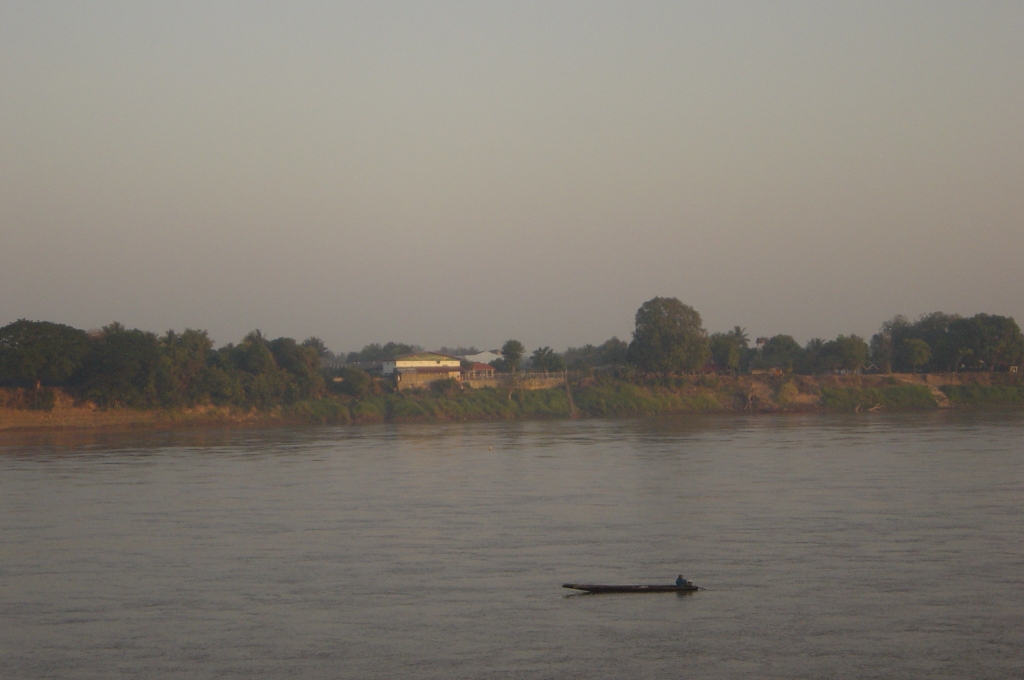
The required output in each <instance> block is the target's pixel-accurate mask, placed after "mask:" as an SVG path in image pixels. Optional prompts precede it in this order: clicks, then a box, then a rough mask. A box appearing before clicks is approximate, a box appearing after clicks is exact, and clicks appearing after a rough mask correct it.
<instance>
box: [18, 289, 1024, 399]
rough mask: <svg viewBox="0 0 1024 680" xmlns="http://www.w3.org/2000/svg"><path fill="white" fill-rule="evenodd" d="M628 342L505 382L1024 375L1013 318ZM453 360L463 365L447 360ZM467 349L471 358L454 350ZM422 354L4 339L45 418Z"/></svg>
mask: <svg viewBox="0 0 1024 680" xmlns="http://www.w3.org/2000/svg"><path fill="white" fill-rule="evenodd" d="M634 321H635V329H634V331H633V337H632V340H631V341H630V342H629V343H626V342H625V341H623V340H619V339H618V338H615V337H613V338H610V339H609V340H607V341H605V342H604V343H602V344H601V345H597V346H595V345H584V346H582V347H570V348H569V349H568V350H566V352H564V353H562V354H559V353H558V352H555V351H554V350H553V349H552V348H551V347H546V346H545V347H538V348H537V349H535V350H534V351H533V352H532V354H530V355H527V350H526V348H525V347H524V345H523V344H522V343H521V342H519V341H518V340H508V341H507V342H506V343H505V344H504V345H503V346H502V353H503V357H502V358H501V359H500V360H498V361H496V362H493V365H494V366H495V368H496V369H497V370H498V371H503V372H514V371H517V370H520V369H521V368H530V369H532V370H537V371H561V370H565V369H566V368H568V369H570V370H575V371H579V370H588V369H594V368H599V367H612V366H629V367H631V368H632V369H634V370H639V371H641V372H644V373H652V374H661V375H667V374H673V373H687V372H696V371H709V370H710V371H716V372H731V373H735V374H742V373H749V372H756V371H769V370H775V371H782V372H794V373H801V374H809V375H811V374H823V373H832V372H858V371H862V370H868V369H872V368H873V369H874V370H878V371H882V372H890V371H894V372H912V371H913V372H918V371H930V372H946V371H961V370H968V371H989V370H996V371H999V370H1007V369H1008V368H1009V367H1011V366H1020V365H1022V364H1024V336H1022V334H1021V330H1020V328H1019V327H1018V326H1017V323H1016V322H1015V321H1014V320H1013V319H1012V318H1010V317H1005V316H998V315H993V314H977V315H975V316H972V317H962V316H958V315H955V314H944V313H942V312H935V313H932V314H926V315H924V316H921V317H920V318H919V319H917V320H916V321H913V322H911V321H909V320H908V319H907V318H906V317H903V316H896V317H893V318H892V319H890V320H888V321H886V322H885V323H884V324H882V327H881V329H880V330H879V332H878V333H876V334H875V335H874V336H873V337H872V338H871V341H870V343H868V342H865V340H864V339H863V338H861V337H859V336H857V335H852V334H851V335H840V336H838V337H836V338H835V339H834V340H827V341H826V340H823V339H820V338H814V339H812V340H810V341H809V342H807V343H806V344H805V345H803V346H801V345H800V344H799V343H798V342H797V341H796V340H795V339H794V338H793V337H792V336H789V335H775V336H772V337H768V338H758V339H757V340H756V341H755V342H754V343H753V345H752V344H751V341H750V336H749V335H748V334H747V332H746V329H744V328H742V327H740V326H735V327H734V328H733V329H732V330H730V331H727V332H724V333H710V334H709V333H708V332H707V330H705V329H704V327H703V323H702V319H701V316H700V314H699V313H698V312H697V311H696V310H695V309H693V308H692V307H690V306H688V305H685V304H683V303H682V302H680V301H679V300H677V299H676V298H663V297H655V298H652V299H651V300H648V301H647V302H645V303H644V304H643V305H641V307H640V308H639V309H638V310H637V312H636V316H635V320H634ZM444 349H448V350H449V351H448V352H446V353H450V354H457V353H459V354H461V353H464V352H457V351H455V350H452V349H451V348H444ZM456 349H457V350H463V349H467V350H471V349H475V348H462V347H459V348H456ZM417 351H422V348H421V347H419V346H418V345H412V344H405V343H396V342H388V343H386V344H383V345H382V344H377V343H374V344H370V345H367V346H365V347H364V348H363V349H362V350H361V351H359V352H350V353H349V354H348V355H347V357H346V358H347V360H348V363H349V364H350V365H349V366H348V367H345V368H343V369H338V370H335V371H334V373H333V374H332V375H331V376H330V377H331V378H338V380H329V381H328V380H327V379H326V377H325V372H324V370H323V368H322V367H323V364H324V359H325V358H331V357H333V354H331V352H330V351H329V350H328V349H327V347H326V346H325V345H324V343H323V341H322V340H320V339H319V338H315V337H311V338H307V339H306V340H304V341H303V342H301V343H299V342H296V341H295V340H294V339H292V338H284V337H282V338H276V339H269V338H266V337H264V336H263V334H262V333H261V332H260V331H258V330H256V331H253V332H251V333H249V334H248V335H246V336H245V338H243V339H242V341H241V342H240V343H238V344H237V345H236V344H228V345H226V346H224V347H221V348H219V349H215V348H214V347H213V343H212V341H211V340H210V338H209V336H208V335H207V333H206V331H201V330H186V331H184V332H182V333H176V332H174V331H168V332H167V333H165V334H164V335H162V336H157V335H155V334H153V333H150V332H146V331H141V330H138V329H128V328H125V327H124V326H122V325H121V324H118V323H114V324H111V325H109V326H106V327H104V328H103V329H102V330H101V331H97V332H93V333H86V332H85V331H82V330H79V329H76V328H72V327H70V326H66V325H63V324H58V323H50V322H46V321H28V320H25V319H22V320H19V321H16V322H14V323H11V324H8V325H7V326H4V327H3V328H0V385H2V386H6V387H22V388H26V390H27V391H28V392H29V393H30V394H32V395H34V396H33V399H35V402H34V403H35V404H36V405H41V406H42V407H46V406H47V402H46V399H47V398H48V397H47V395H50V396H51V397H52V390H50V391H49V392H48V391H47V388H50V387H65V388H69V389H71V390H73V391H75V392H76V393H77V394H78V395H80V396H81V397H83V398H86V399H89V400H92V401H93V402H95V403H96V404H98V405H100V406H102V407H117V406H124V407H134V408H155V407H163V408H175V407H185V406H194V405H197V404H208V403H212V404H218V405H233V406H243V407H256V408H267V407H271V406H276V405H287V404H292V403H295V402H298V401H302V400H308V399H316V398H318V397H321V396H324V395H325V394H326V392H327V388H328V386H330V387H331V388H332V389H333V390H334V391H336V392H340V393H342V394H347V395H349V396H352V397H356V398H363V397H367V396H372V395H374V394H377V393H379V392H380V390H381V389H385V388H382V386H381V384H380V383H379V382H378V381H375V380H374V379H373V378H371V376H369V375H368V374H367V373H365V372H364V371H361V370H359V369H358V368H356V367H354V366H353V365H352V364H357V363H359V362H379V361H384V360H387V359H393V358H394V357H396V356H400V355H402V354H408V353H412V352H417Z"/></svg>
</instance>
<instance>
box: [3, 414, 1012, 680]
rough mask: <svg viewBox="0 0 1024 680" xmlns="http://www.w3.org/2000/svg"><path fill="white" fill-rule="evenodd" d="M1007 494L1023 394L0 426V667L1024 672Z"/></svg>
mask: <svg viewBox="0 0 1024 680" xmlns="http://www.w3.org/2000/svg"><path fill="white" fill-rule="evenodd" d="M1022 503H1024V413H1021V412H1019V411H1014V412H1003V413H991V412H990V413H967V414H964V413H936V414H914V415H907V416H895V415H858V416H855V417H825V416H812V417H757V418H753V419H744V418H727V417H723V418H708V419H699V418H687V419H685V420H674V421H663V420H658V421H584V422H569V421H560V422H532V423H502V424H468V425H429V426H399V427H386V426H382V427H358V428H311V429H295V430H266V431H255V432H254V431H227V432H222V431H201V432H174V433H144V434H138V433H135V434H132V433H122V434H105V435H100V434H93V435H88V434H75V435H68V434H60V433H46V434H34V435H28V434H24V435H14V434H7V435H3V436H2V437H0V541H2V543H0V677H3V678H117V677H133V678H135V677H138V678H202V677H220V676H239V677H253V678H256V677H259V678H396V677H399V678H400V677H415V678H450V677H462V678H621V677H644V678H677V677H687V678H699V677H709V678H751V677H765V678H811V677H823V678H824V677H829V678H833V677H834V678H876V677H928V678H1008V677H1024V508H1022ZM680 571H682V572H683V573H684V574H685V575H686V576H687V577H688V578H690V579H693V580H694V581H695V582H696V583H698V584H699V585H703V586H705V587H706V588H707V590H706V591H702V592H699V593H697V594H695V595H677V594H671V593H670V594H646V595H598V596H592V595H580V596H569V597H567V596H566V595H568V593H569V592H570V591H567V590H563V589H561V588H560V584H561V583H562V582H565V581H585V582H591V583H593V582H608V583H615V582H619V583H631V582H648V583H650V582H659V581H660V582H670V581H672V580H674V578H675V576H676V575H677V574H678V573H679V572H680Z"/></svg>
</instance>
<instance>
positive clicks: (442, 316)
mask: <svg viewBox="0 0 1024 680" xmlns="http://www.w3.org/2000/svg"><path fill="white" fill-rule="evenodd" d="M1022 284H1024V2H1019V1H1017V0H1014V1H1009V2H937V1H935V0H929V1H927V2H902V3H893V2H889V1H886V2H874V3H872V2H864V1H857V2H846V3H843V2H717V1H716V2H713V3H711V2H709V3H684V2H678V1H677V2H647V3H638V2H622V3H613V2H598V1H595V0H589V1H586V2H553V1H552V0H545V1H544V2H524V1H522V0H518V1H516V2H376V1H375V2H361V3H342V2H294V1H291V2H280V3H270V2H252V1H247V2H185V1H177V2H143V1H139V0H132V1H129V2H74V3H72V2H44V1H41V0H31V1H29V2H14V1H11V0H0V325H2V324H6V323H9V322H11V321H14V320H16V319H18V318H22V317H25V318H30V319H41V320H49V321H59V322H63V323H68V324H71V325H73V326H76V327H79V328H97V327H99V326H101V325H104V324H107V323H110V322H111V321H114V320H117V321H120V322H122V323H124V324H125V325H127V326H129V327H139V328H143V329H146V330H153V331H157V332H162V331H164V330H167V329H170V328H173V329H177V330H182V329H184V328H186V327H191V328H205V329H207V330H209V331H210V333H211V335H212V336H213V338H214V340H215V341H216V342H217V343H218V344H223V343H226V342H237V341H238V340H240V339H241V338H242V336H243V335H244V334H245V333H246V332H247V331H249V330H252V329H254V328H260V329H262V330H263V331H264V333H265V334H268V335H270V336H271V337H277V336H279V335H287V336H292V337H295V338H298V339H302V338H305V337H307V336H309V335H317V336H320V337H322V338H323V339H324V340H325V341H326V342H327V344H328V346H329V347H331V348H332V349H334V350H336V351H348V350H352V349H358V348H359V347H361V346H363V345H364V344H366V343H369V342H375V341H378V342H386V341H388V340H395V341H404V342H414V343H419V344H421V345H424V346H427V347H436V346H439V345H442V344H449V345H452V344H456V343H462V344H475V345H477V346H478V347H496V346H499V345H500V344H501V343H502V342H503V341H504V340H506V339H508V338H510V337H515V338H518V339H520V340H522V341H523V342H524V343H525V344H526V345H527V347H528V348H530V349H532V348H533V347H536V346H539V345H551V346H553V347H555V348H556V349H559V350H561V349H564V348H565V347H566V346H568V345H580V344H583V343H586V342H593V343H599V342H601V341H603V340H605V339H607V338H608V337H610V336H612V335H618V336H619V337H622V338H625V339H628V337H629V334H630V332H631V330H632V327H633V314H634V313H635V311H636V308H637V307H638V306H639V305H640V304H641V303H642V302H644V301H645V300H647V299H649V298H651V297H654V296H655V295H662V296H675V297H678V298H679V299H681V300H682V301H683V302H685V303H687V304H690V305H692V306H693V307H695V308H696V309H697V310H698V311H699V312H700V313H701V314H702V315H703V318H704V322H705V325H706V326H707V328H708V329H709V330H710V331H717V330H726V329H728V328H731V327H732V326H733V325H735V324H740V325H742V326H745V327H746V328H747V330H748V332H749V333H750V334H751V336H756V335H773V334H776V333H789V334H792V335H794V336H795V337H796V338H797V340H799V341H800V342H805V341H806V340H807V339H809V338H811V337H815V336H821V337H825V338H832V337H835V336H836V335H837V334H839V333H851V332H852V333H859V334H862V335H865V336H869V335H870V334H871V333H873V332H875V331H876V330H877V329H878V326H879V325H880V324H881V322H882V321H884V320H886V319H888V318H890V317H891V316H893V315H894V314H899V313H902V314H906V315H908V316H911V317H915V316H917V315H918V314H921V313H924V312H931V311H936V310H942V311H946V312H959V313H961V314H965V315H970V314H975V313H977V312H982V311H984V312H989V313H996V314H1005V315H1011V316H1014V317H1015V318H1016V319H1017V321H1018V322H1019V323H1024V294H1022Z"/></svg>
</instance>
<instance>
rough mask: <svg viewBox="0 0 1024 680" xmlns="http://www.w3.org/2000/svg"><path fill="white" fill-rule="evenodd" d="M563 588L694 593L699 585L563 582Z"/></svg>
mask: <svg viewBox="0 0 1024 680" xmlns="http://www.w3.org/2000/svg"><path fill="white" fill-rule="evenodd" d="M562 587H563V588H571V589H572V590H583V591H585V592H588V593H692V592H694V591H696V590H699V588H698V587H697V586H694V585H686V586H677V585H674V584H673V585H623V586H616V585H599V584H596V583H563V584H562Z"/></svg>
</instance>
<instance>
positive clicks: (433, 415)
mask: <svg viewBox="0 0 1024 680" xmlns="http://www.w3.org/2000/svg"><path fill="white" fill-rule="evenodd" d="M909 380H916V381H918V383H916V384H907V381H909ZM927 381H928V382H927V384H926V383H925V382H924V378H922V377H920V376H913V377H910V376H886V375H876V376H821V377H809V376H791V375H783V376H767V375H760V376H738V377H732V376H681V377H651V378H646V377H643V376H636V375H630V376H611V375H608V376H601V375H598V376H592V377H587V378H581V379H577V380H574V381H572V382H571V383H570V385H569V389H568V390H566V389H565V388H555V389H543V390H512V391H509V390H508V389H494V388H484V389H475V390H474V389H465V390H462V389H459V387H458V385H457V384H454V385H445V386H443V388H442V389H427V390H409V391H402V392H391V393H377V394H370V395H366V396H351V395H344V394H335V395H330V396H326V397H322V398H317V399H306V400H298V401H295V402H293V403H291V404H288V405H284V406H275V407H270V408H252V407H249V408H244V407H235V406H224V405H216V404H207V405H199V406H194V407H185V408H178V409H129V408H106V409H100V408H97V407H96V405H95V404H93V403H91V402H86V401H81V400H79V401H76V400H75V399H74V398H72V397H71V396H70V395H69V394H68V393H66V392H63V391H62V390H59V389H55V390H53V391H52V392H51V393H49V394H50V398H52V401H53V408H52V409H51V410H49V411H40V410H32V409H31V408H26V407H29V406H30V405H29V404H28V403H27V401H26V400H29V399H32V398H35V397H34V396H33V395H35V393H34V392H33V391H31V390H0V429H11V428H49V427H99V426H141V427H177V426H189V425H202V424H219V425H232V424H234V425H267V424H285V423H337V424H348V423H385V422H387V423H403V422H406V423H408V422H448V421H475V420H517V419H537V418H568V417H573V416H576V417H589V418H601V417H631V416H651V415H671V414H685V413H729V412H732V413H782V412H844V411H845V412H857V411H860V412H866V411H892V410H927V409H935V408H938V407H939V404H938V403H937V401H936V398H935V394H936V392H933V391H932V389H931V388H930V387H929V385H936V384H937V385H938V386H939V388H940V389H941V390H942V393H943V394H945V395H946V397H947V398H948V399H949V401H950V403H951V404H952V405H953V406H954V407H972V406H992V405H1009V406H1018V407H1019V406H1022V405H1024V380H1021V379H1020V378H1017V377H1016V376H1010V375H1008V374H990V375H987V376H986V375H984V374H948V375H944V376H937V375H931V376H927ZM944 382H945V383H946V384H943V383H944ZM570 395H571V399H570ZM940 397H941V395H940Z"/></svg>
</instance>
